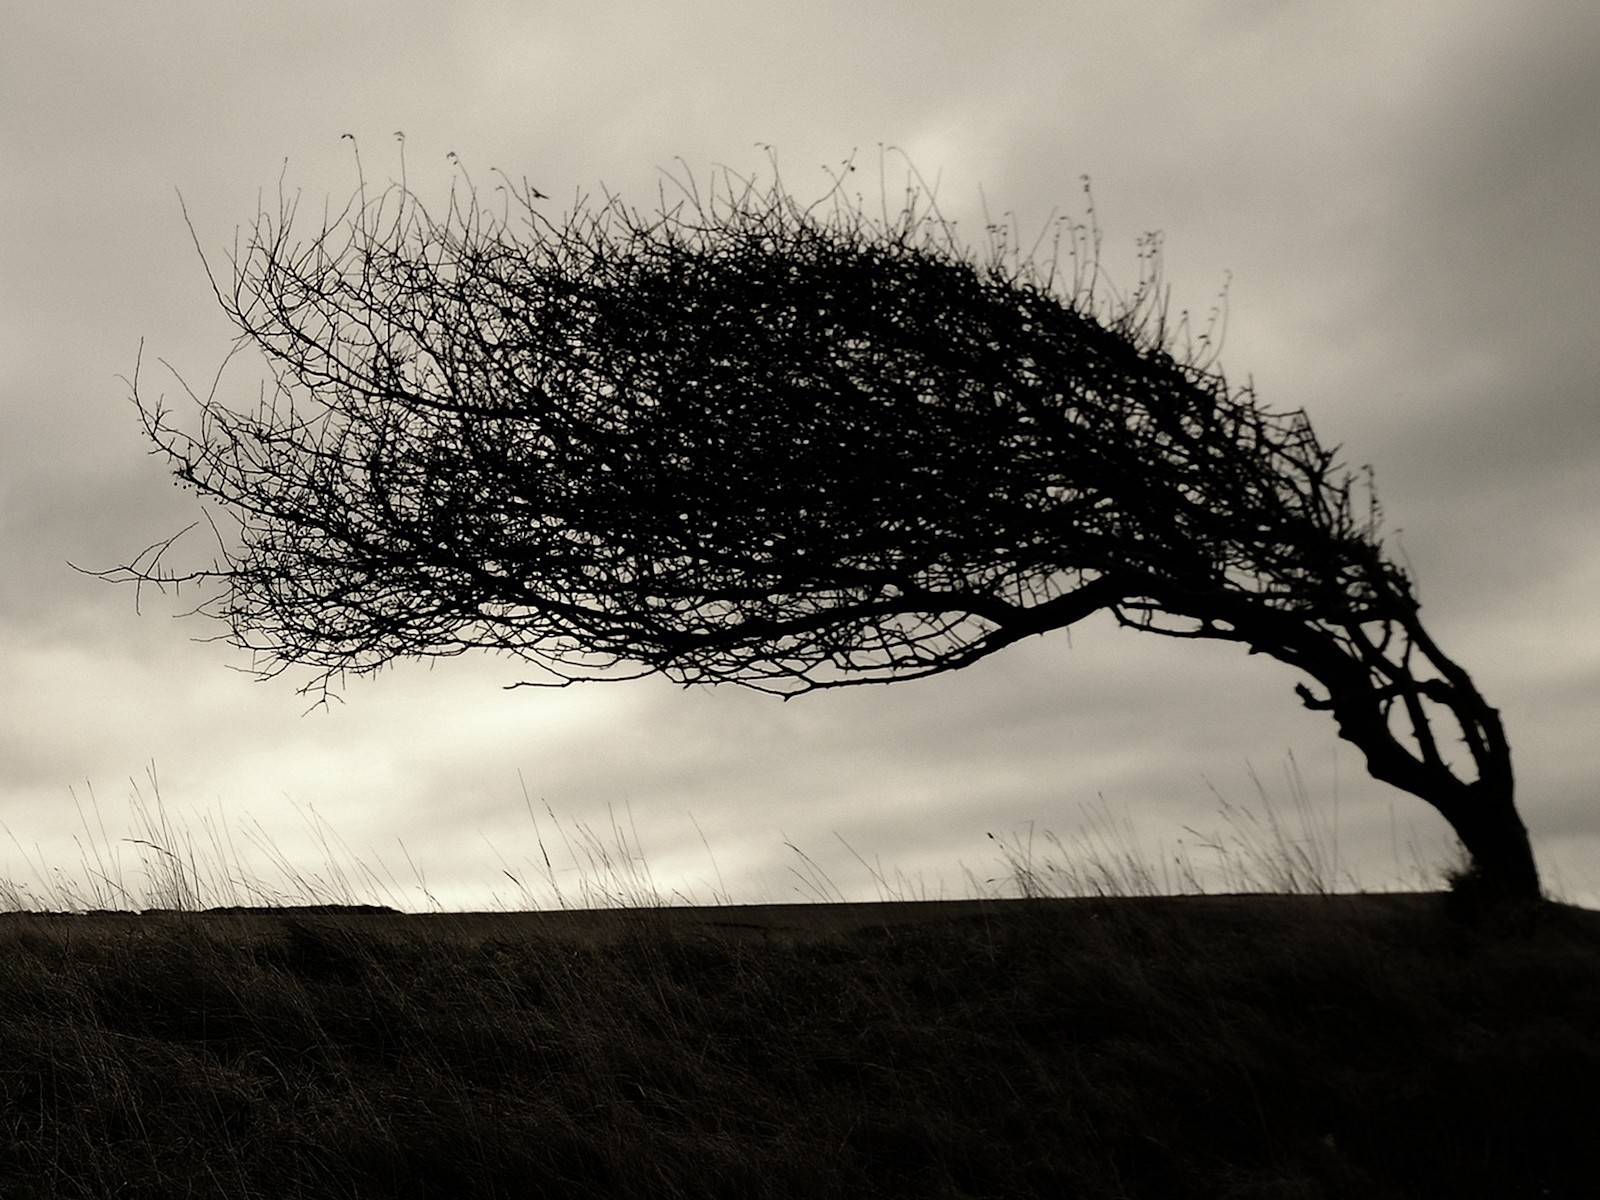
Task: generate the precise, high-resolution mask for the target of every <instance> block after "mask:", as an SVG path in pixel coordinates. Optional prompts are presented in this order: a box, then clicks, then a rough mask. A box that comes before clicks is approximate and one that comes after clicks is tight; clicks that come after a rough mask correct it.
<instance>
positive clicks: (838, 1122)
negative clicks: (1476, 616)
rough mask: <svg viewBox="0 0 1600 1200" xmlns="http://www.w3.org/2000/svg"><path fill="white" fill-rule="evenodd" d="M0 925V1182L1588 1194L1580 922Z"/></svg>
mask: <svg viewBox="0 0 1600 1200" xmlns="http://www.w3.org/2000/svg"><path fill="white" fill-rule="evenodd" d="M1444 903H1445V902H1444V898H1443V897H1442V896H1439V895H1422V894H1408V895H1367V896H1249V897H1229V896H1209V897H1207V896H1191V897H1182V898H1167V899H1156V898H1137V897H1122V898H1107V899H1070V900H1061V899H1056V900H1050V899H1032V900H1012V901H960V902H950V903H886V904H878V905H784V906H774V907H761V908H719V909H681V908H680V909H651V910H618V911H607V912H566V913H499V914H482V915H454V914H435V915H399V914H386V913H382V912H374V913H345V914H340V913H335V912H326V911H322V912H319V911H311V910H301V911H296V910H294V909H292V908H291V909H283V910H278V911H269V912H245V913H231V914H230V913H157V914H147V915H144V916H139V915H134V914H130V913H99V914H88V915H60V916H52V915H44V914H36V913H34V914H30V913H16V914H5V915H0V1039H3V1043H0V1121H3V1132H0V1197H4V1198H5V1200H13V1198H19V1200H20V1198H22V1197H56V1196H61V1197H85V1198H88V1197H94V1198H96V1200H101V1198H105V1197H113V1196H114V1197H128V1198H132V1197H151V1198H157V1197H159V1198H161V1200H172V1198H175V1197H210V1196H217V1197H263V1198H265V1197H273V1198H288V1197H318V1198H323V1197H352V1198H354V1197H362V1198H378V1197H417V1198H421V1197H441V1198H457V1197H463V1198H464V1197H489V1196H497V1197H522V1196H555V1197H674V1196H684V1197H723V1196H725V1197H739V1198H746V1197H749V1198H755V1197H780V1196H783V1197H788V1196H793V1197H808V1198H810V1197H874V1196H915V1197H945V1196H947V1197H958V1196H960V1197H1002V1196H1017V1197H1021V1196H1051V1197H1053V1196H1062V1197H1086V1198H1094V1197H1135V1196H1137V1197H1187V1196H1195V1197H1285V1198H1288V1197H1295V1198H1301V1197H1305V1198H1310V1197H1390V1196H1395V1197H1399V1196H1417V1197H1425V1196H1484V1197H1518V1196H1557V1197H1589V1196H1595V1195H1600V914H1595V913H1590V912H1587V911H1584V910H1579V909H1574V908H1570V907H1565V906H1560V905H1550V906H1548V907H1547V908H1546V909H1545V910H1544V911H1542V912H1540V913H1538V914H1536V915H1532V916H1529V917H1527V918H1525V919H1522V920H1519V921H1516V922H1512V923H1507V924H1499V925H1490V926H1482V925H1479V926H1474V925H1471V924H1468V923H1464V922H1462V921H1460V920H1453V919H1451V918H1450V917H1449V916H1448V915H1447V914H1446V912H1445V911H1444Z"/></svg>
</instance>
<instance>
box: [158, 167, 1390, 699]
mask: <svg viewBox="0 0 1600 1200" xmlns="http://www.w3.org/2000/svg"><path fill="white" fill-rule="evenodd" d="M510 211H515V212H516V214H517V221H516V223H513V222H512V220H511V219H510ZM510 211H508V213H507V214H506V215H504V216H500V217H496V216H493V215H491V214H489V213H488V212H486V210H485V209H484V208H482V207H480V206H479V205H478V203H477V201H476V197H475V196H473V195H472V194H470V193H468V194H467V195H466V196H465V197H464V198H459V199H458V198H456V197H453V198H452V202H451V204H450V206H449V210H448V215H447V216H446V217H445V218H444V219H442V220H435V219H433V218H431V217H430V216H429V215H428V213H427V212H426V211H425V209H424V208H423V206H422V204H421V203H420V201H419V200H418V199H417V198H416V197H415V196H414V195H413V194H412V193H410V192H408V191H407V190H405V189H404V188H401V187H393V188H391V189H389V190H388V191H386V192H384V193H382V194H381V195H378V196H376V197H374V198H371V199H369V198H368V197H367V196H366V195H365V194H364V193H363V194H361V195H358V197H357V198H355V199H354V200H353V201H352V203H351V205H350V206H349V207H348V208H347V209H346V210H345V212H343V213H342V214H340V215H339V216H338V217H337V218H335V219H327V218H324V220H323V222H322V224H321V226H320V228H318V229H317V230H316V232H315V234H314V235H313V236H311V237H310V238H309V240H306V241H299V240H296V238H297V232H296V218H297V215H298V214H297V212H296V209H295V207H294V205H293V204H291V203H284V204H282V205H280V207H279V211H278V213H277V214H276V215H275V216H268V215H263V216H261V217H260V218H259V219H258V221H257V224H256V226H255V228H254V230H253V231H252V236H251V237H250V238H249V239H248V241H247V244H246V246H245V248H244V250H243V252H242V253H239V254H236V256H235V259H234V262H233V272H232V278H231V280H227V281H224V282H222V283H220V284H219V285H218V294H219V297H220V298H221V300H222V302H223V305H224V307H225V308H226V310H227V312H228V314H229V316H230V317H231V318H232V319H233V321H234V322H235V323H236V324H237V326H238V328H239V329H240V331H241V341H242V342H245V343H248V344H250V345H253V346H254V347H255V348H256V349H258V350H259V351H261V352H262V353H263V354H264V355H265V357H266V359H267V361H268V362H269V363H270V364H271V365H272V368H273V371H274V372H275V386H274V387H273V389H272V391H271V392H270V393H268V394H266V395H265V396H264V397H263V399H262V401H261V402H260V403H259V404H258V405H257V406H255V407H254V408H252V409H249V410H247V411H240V410H238V409H236V408H230V407H228V406H227V405H225V404H223V403H221V402H220V401H218V400H216V399H215V397H214V396H213V397H211V398H208V399H206V400H204V401H203V402H202V404H201V425H200V428H199V431H198V432H197V433H195V434H188V433H185V432H183V431H181V430H180V429H179V428H177V427H176V426H175V425H174V424H172V423H171V421H170V419H169V413H168V411H167V410H166V409H165V408H163V407H162V406H161V405H160V404H156V405H149V404H145V403H143V402H142V401H141V411H142V412H143V413H144V416H145V420H146V424H147V427H148V429H149V432H150V433H151V435H152V436H153V437H154V439H155V440H156V442H157V443H158V445H159V446H160V447H161V449H162V450H163V451H165V452H166V454H167V455H169V456H170V457H171V458H172V460H173V461H174V462H175V464H176V469H177V473H178V475H179V477H180V478H181V479H183V480H185V481H186V482H188V483H189V484H192V485H193V486H194V487H196V488H197V489H198V490H199V492H200V493H201V494H202V495H204V496H206V497H208V498H210V499H212V500H214V501H219V502H220V503H221V505H222V506H223V507H224V508H225V509H227V510H228V511H229V512H231V513H232V514H234V515H235V516H236V517H237V519H238V521H239V523H240V528H239V533H238V539H237V545H227V544H225V546H224V559H223V560H222V561H220V562H219V563H218V564H217V565H216V566H215V567H213V568H212V569H210V570H205V571H199V572H192V573H190V574H189V575H187V576H184V577H185V578H193V577H196V576H200V577H209V578H212V579H214V580H217V581H220V582H221V583H222V585H223V587H222V590H221V591H220V593H219V594H217V595H215V596H214V597H212V599H211V600H210V601H209V602H208V605H207V611H210V612H212V613H213V614H214V615H218V616H221V617H222V618H224V619H225V620H226V621H227V622H228V624H229V627H230V629H231V631H232V636H233V638H234V639H235V640H236V641H237V642H238V643H239V644H241V645H243V646H246V647H248V648H250V649H251V650H253V651H255V652H257V654H258V655H260V656H261V657H260V659H259V661H260V662H261V664H262V669H263V670H265V671H267V672H268V673H272V672H275V671H276V670H280V669H282V667H283V666H285V665H287V664H290V663H300V664H310V665H311V666H313V667H315V668H318V669H319V671H320V675H319V681H320V683H321V685H322V686H324V687H325V686H326V685H327V683H328V681H329V680H332V679H335V678H338V677H340V676H342V675H344V674H346V673H352V672H353V673H360V672H365V671H369V670H372V669H375V668H377V667H379V666H381V665H383V664H384V663H386V662H389V661H390V660H392V659H395V658H398V657H406V656H414V655H444V654H454V653H458V652H460V651H463V650H466V649H469V648H487V649H491V650H497V651H505V652H511V653H513V654H516V655H518V656H521V657H523V658H525V659H528V660H531V661H532V662H534V663H537V664H539V665H540V666H542V667H543V668H544V669H545V670H546V671H548V672H549V676H548V678H549V679H550V680H551V681H553V682H560V681H570V680H573V679H581V678H610V677H616V676H617V674H618V673H619V672H623V673H627V672H630V671H631V672H633V673H646V672H662V673H665V674H667V675H668V676H670V677H672V678H674V679H678V680H681V681H684V682H690V683H692V682H721V681H731V682H736V683H741V684H745V685H748V686H752V687H757V688H762V689H766V690H772V691H777V692H782V693H792V692H795V691H803V690H808V689H811V688H816V687H825V686H837V685H840V684H851V683H861V682H871V681H885V680H889V679H903V678H907V677H915V676H920V675H927V674H932V673H936V672H940V671H945V670H950V669H952V668H956V667H961V666H964V665H966V664H968V663H970V662H972V661H974V660H976V659H978V658H981V657H983V656H985V655H987V654H990V653H992V652H993V651H995V650H997V649H999V648H1000V647H1002V646H1005V645H1007V644H1009V643H1011V642H1013V641H1016V640H1017V639H1019V638H1021V637H1025V636H1027V635H1030V634H1033V633H1039V632H1042V631H1045V630H1047V629H1051V628H1057V627H1060V626H1063V625H1067V624H1070V623H1072V622H1073V621H1075V620H1078V619H1080V618H1081V617H1083V616H1086V615H1088V614H1089V613H1091V612H1094V611H1098V610H1101V609H1109V610H1111V611H1112V612H1114V613H1116V614H1117V615H1118V616H1119V618H1121V619H1123V620H1124V621H1127V622H1129V623H1132V624H1136V625H1139V626H1141V627H1146V628H1155V629H1158V630H1160V631H1162V632H1168V633H1173V634H1178V635H1189V636H1194V635H1199V636H1225V637H1234V638H1236V639H1237V640H1241V641H1251V642H1254V641H1256V640H1258V638H1259V637H1260V636H1263V635H1262V634H1261V630H1271V631H1273V632H1272V634H1271V636H1277V631H1281V630H1283V629H1287V628H1291V627H1292V628H1299V627H1303V626H1304V625H1305V624H1306V623H1310V624H1311V625H1313V626H1322V627H1325V628H1329V629H1341V628H1349V627H1351V626H1360V625H1362V624H1363V623H1368V622H1373V621H1382V620H1385V619H1388V618H1390V617H1392V616H1394V615H1395V614H1397V613H1403V612H1407V611H1409V610H1410V608H1411V607H1413V605H1412V602H1411V599H1410V589H1409V586H1408V584H1407V582H1406V580H1405V578H1404V576H1403V575H1402V574H1401V573H1400V571H1399V570H1398V568H1396V567H1395V566H1393V565H1392V564H1390V563H1388V562H1387V561H1386V560H1385V559H1384V558H1383V555H1382V553H1381V548H1380V545H1379V542H1378V538H1377V533H1376V514H1375V512H1373V511H1372V509H1371V508H1370V507H1368V508H1367V509H1366V511H1365V512H1360V513H1358V512H1357V510H1356V507H1355V506H1354V505H1353V503H1352V494H1351V492H1352V480H1351V477H1350V475H1349V474H1348V473H1347V472H1345V471H1344V470H1343V469H1342V468H1341V467H1340V466H1339V465H1338V464H1337V463H1336V461H1335V457H1334V454H1333V452H1331V451H1329V450H1326V449H1324V448H1323V447H1321V446H1320V445H1319V444H1318V443H1317V441H1316V439H1315V437H1314V436H1313V434H1312V431H1311V428H1310V426H1309V425H1308V423H1307V421H1306V419H1305V417H1304V415H1303V414H1302V413H1298V412H1295V413H1287V414H1277V413H1272V412H1269V411H1267V410H1265V409H1264V408H1262V407H1261V406H1260V405H1259V404H1258V403H1257V402H1256V399H1255V397H1254V396H1253V395H1252V394H1251V392H1250V391H1249V390H1248V389H1242V388H1235V387H1230V386H1229V384H1228V383H1227V382H1226V381H1225V380H1224V379H1223V378H1222V376H1221V375H1220V374H1217V373H1213V372H1211V371H1209V370H1207V369H1206V368H1205V367H1204V366H1203V365H1201V364H1200V363H1197V362H1196V361H1194V360H1193V357H1192V356H1186V357H1176V356H1175V355H1174V353H1173V352H1172V348H1171V346H1170V344H1169V342H1170V339H1169V338H1168V336H1167V331H1166V328H1165V325H1164V323H1163V320H1162V310H1161V306H1160V305H1159V304H1158V303H1152V298H1153V297H1154V296H1155V291H1154V287H1153V285H1154V284H1155V278H1154V276H1153V275H1147V277H1146V278H1145V280H1144V281H1143V284H1142V286H1141V288H1140V290H1139V291H1138V292H1137V293H1136V294H1135V296H1134V297H1133V299H1132V300H1130V301H1128V302H1127V303H1124V304H1123V305H1121V306H1120V307H1108V306H1106V305H1104V304H1100V303H1098V302H1097V300H1096V297H1095V291H1094V281H1093V276H1092V275H1091V276H1089V283H1088V284H1087V285H1085V284H1084V272H1083V271H1082V269H1081V266H1082V264H1081V263H1080V264H1079V265H1080V270H1079V271H1077V272H1075V273H1074V276H1073V280H1072V282H1071V285H1070V286H1067V285H1065V284H1063V282H1062V281H1061V280H1060V279H1059V278H1058V275H1057V272H1056V270H1055V269H1054V263H1052V264H1047V265H1046V266H1044V267H1041V266H1040V265H1039V264H1038V263H1037V262H1035V261H1032V260H1024V259H1022V258H1020V257H1019V256H1017V255H1015V254H1011V255H1008V254H1006V253H1004V251H1003V248H1002V249H1000V250H998V251H996V252H994V253H991V254H990V255H988V256H987V257H986V258H984V259H982V260H980V259H979V258H977V257H976V256H975V255H973V254H972V253H971V252H969V251H968V250H966V249H965V248H963V246H962V245H961V244H960V243H959V242H958V241H957V239H956V238H955V236H954V234H953V231H952V230H951V228H950V227H949V226H948V225H947V224H946V223H944V222H943V221H942V219H941V218H939V216H938V214H937V210H936V209H932V208H930V207H929V206H928V204H927V203H926V201H925V198H924V197H922V196H920V195H918V194H917V193H915V192H911V193H908V196H907V202H906V205H905V207H904V210H903V211H902V212H901V213H900V214H899V215H898V216H896V217H893V218H890V217H885V218H883V219H873V218H869V217H867V216H866V215H864V213H863V211H862V207H861V205H860V204H859V203H850V202H847V201H846V200H845V199H844V198H843V192H842V190H841V189H836V190H835V191H834V193H833V194H832V195H831V196H830V197H829V199H828V201H826V202H824V204H822V205H817V206H812V207H810V208H806V207H802V206H801V205H800V204H798V203H797V202H796V201H795V200H794V199H793V198H792V197H791V196H790V195H788V194H787V193H786V192H785V191H784V189H783V188H782V186H781V184H779V183H776V182H775V183H773V184H772V185H771V186H769V187H766V188H757V187H756V186H754V185H752V184H749V183H740V182H739V181H737V180H734V179H733V178H731V177H725V178H724V179H723V180H721V181H720V182H719V184H718V186H716V187H714V188H713V189H712V190H711V192H710V193H709V194H708V195H705V196H701V194H700V193H699V192H698V191H697V190H694V189H693V187H692V185H689V186H686V187H685V190H684V194H683V197H682V198H681V199H680V200H679V201H678V202H677V203H676V204H668V203H663V204H662V205H661V208H660V211H658V212H657V213H656V214H655V215H654V216H651V217H648V218H647V217H644V216H641V215H640V214H639V213H638V212H637V211H635V210H632V209H629V208H627V207H626V206H624V205H623V204H622V203H621V202H620V201H618V200H616V199H610V200H608V201H607V202H605V203H603V204H601V205H598V206H594V207H590V206H586V205H584V204H581V203H580V204H578V205H577V206H576V207H575V209H574V211H573V212H572V213H571V214H569V215H568V216H566V217H564V218H562V219H561V220H559V221H550V220H547V219H546V218H545V217H544V216H543V215H542V212H541V209H540V207H539V204H538V199H537V198H536V196H535V194H534V193H532V192H531V190H528V191H524V192H523V194H522V198H521V201H520V202H519V208H518V209H516V210H510ZM1079 244H1080V240H1079V238H1078V237H1077V236H1076V234H1075V235H1074V242H1073V245H1074V248H1075V249H1076V248H1078V246H1079ZM1151 261H1152V262H1153V258H1152V260H1151ZM135 392H136V396H137V393H138V387H137V383H136V387H135ZM140 572H142V573H143V574H142V577H143V578H156V577H161V578H172V576H171V575H170V574H168V575H164V576H163V575H162V574H161V572H160V570H159V569H158V568H156V567H155V564H153V563H151V562H149V561H144V562H142V563H139V564H135V573H136V574H137V573H140ZM1249 614H1260V615H1261V616H1262V617H1263V619H1264V621H1265V624H1263V625H1262V626H1261V630H1258V629H1255V628H1244V627H1242V626H1241V623H1240V618H1241V615H1249ZM1274 616H1276V617H1281V618H1285V619H1286V620H1274V619H1272V618H1273V617H1274ZM1269 640H1270V639H1269Z"/></svg>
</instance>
